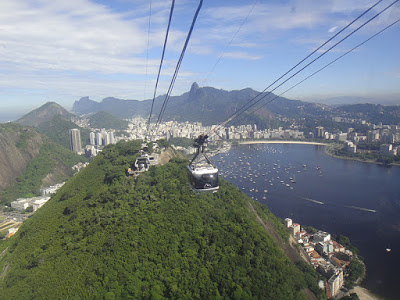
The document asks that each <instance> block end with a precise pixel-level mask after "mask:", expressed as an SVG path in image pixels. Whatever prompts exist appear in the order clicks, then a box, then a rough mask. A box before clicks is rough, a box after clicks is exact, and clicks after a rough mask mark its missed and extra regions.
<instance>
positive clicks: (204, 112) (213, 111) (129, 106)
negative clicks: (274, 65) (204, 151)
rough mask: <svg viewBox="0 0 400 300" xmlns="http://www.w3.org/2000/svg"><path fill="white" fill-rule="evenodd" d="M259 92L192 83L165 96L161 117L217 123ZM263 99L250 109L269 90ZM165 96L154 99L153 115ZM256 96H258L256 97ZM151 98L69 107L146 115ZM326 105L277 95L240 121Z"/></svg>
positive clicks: (317, 110) (316, 110) (323, 110)
mask: <svg viewBox="0 0 400 300" xmlns="http://www.w3.org/2000/svg"><path fill="white" fill-rule="evenodd" d="M258 94H259V92H257V91H254V90H252V89H250V88H247V89H243V90H236V91H225V90H222V89H216V88H213V87H201V88H200V87H199V86H198V85H197V83H193V84H192V86H191V88H190V91H189V92H187V93H184V94H182V95H180V96H173V97H171V98H170V99H169V102H168V105H167V108H166V110H165V115H164V118H163V120H177V121H192V122H193V121H199V122H202V123H203V124H205V125H211V124H217V123H220V122H222V121H224V120H226V119H227V118H228V117H229V116H231V114H232V113H234V112H236V111H237V110H238V109H240V108H242V107H243V106H244V105H245V104H247V103H248V101H250V100H251V99H253V98H255V97H256V96H257V95H258ZM262 96H265V99H264V100H263V101H261V102H260V103H259V104H258V105H255V106H254V108H252V110H254V109H257V108H258V107H259V106H260V105H261V103H266V102H267V101H271V100H272V99H273V98H275V97H276V96H275V95H274V94H272V93H270V94H268V95H267V94H266V93H264V94H263V95H262ZM164 97H165V96H159V97H157V98H156V99H155V103H154V110H153V112H154V113H153V119H157V117H158V114H159V112H160V109H161V106H162V102H163V101H164ZM257 99H259V98H257ZM150 107H151V100H144V101H137V100H121V99H116V98H105V99H103V100H102V101H101V102H100V103H99V102H95V101H92V100H90V99H89V98H88V97H84V98H81V99H80V100H79V101H75V103H74V106H73V111H74V112H75V113H76V114H79V115H82V114H88V113H93V112H97V111H100V110H102V111H106V112H109V113H111V114H114V115H115V116H118V117H120V118H131V117H135V116H141V117H148V115H149V113H150ZM329 110H330V108H329V107H327V106H324V105H321V104H315V103H307V102H302V101H296V100H289V99H286V98H283V97H277V98H276V99H275V100H274V101H272V102H271V103H270V104H268V106H267V107H266V108H265V107H264V108H261V109H260V108H259V109H257V112H256V113H255V114H253V115H251V116H247V115H246V114H245V115H244V117H245V120H243V121H242V122H241V123H260V124H261V123H263V124H265V121H269V120H271V119H273V118H274V117H275V116H277V115H282V116H285V117H296V118H300V117H303V118H304V117H307V116H308V115H310V114H322V115H326V114H327V113H328V112H329Z"/></svg>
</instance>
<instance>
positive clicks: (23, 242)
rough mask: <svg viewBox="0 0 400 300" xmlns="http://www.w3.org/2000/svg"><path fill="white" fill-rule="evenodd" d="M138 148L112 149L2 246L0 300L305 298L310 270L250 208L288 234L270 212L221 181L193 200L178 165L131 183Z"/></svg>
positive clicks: (122, 146)
mask: <svg viewBox="0 0 400 300" xmlns="http://www.w3.org/2000/svg"><path fill="white" fill-rule="evenodd" d="M139 149H140V144H139V143H138V142H129V143H124V142H121V143H119V144H117V145H113V146H107V147H106V148H105V149H104V151H103V153H102V154H100V155H98V156H97V157H96V158H95V159H94V161H93V162H92V163H91V164H90V165H89V166H88V167H87V168H86V169H84V170H82V171H81V172H80V173H78V174H77V175H76V176H74V177H72V178H71V179H70V180H69V181H68V182H67V184H66V185H64V186H63V187H62V188H61V189H60V191H59V192H58V193H57V195H55V196H54V197H52V199H51V200H50V201H49V202H47V203H46V204H45V206H44V207H42V208H41V209H39V210H38V211H37V212H36V213H35V214H34V215H33V216H32V217H31V218H30V219H28V220H27V221H26V222H25V223H24V225H23V226H22V227H21V229H20V230H19V231H18V233H17V234H16V235H15V236H14V237H13V238H12V239H10V240H9V241H7V242H6V243H3V244H0V253H1V254H2V255H0V274H1V275H0V290H1V295H0V298H2V299H32V298H36V299H60V298H63V299H67V298H70V299H305V296H304V294H303V292H302V290H303V289H304V288H305V286H306V282H305V280H304V279H303V273H301V271H300V270H299V269H298V268H297V267H296V266H295V265H294V264H293V263H292V262H291V261H289V259H288V258H287V257H286V256H285V255H284V253H283V251H282V250H281V249H280V248H279V247H278V246H277V244H276V243H275V242H274V240H273V239H272V238H271V237H270V236H269V235H268V234H267V233H266V232H265V230H264V228H263V227H262V226H261V224H260V223H259V222H258V221H257V218H256V216H255V215H254V214H253V213H252V212H251V210H250V209H249V203H251V204H252V205H253V206H254V207H255V209H256V211H257V213H258V214H259V216H260V217H261V218H262V219H264V220H270V221H272V222H274V223H275V224H276V226H278V231H280V232H282V233H284V232H285V230H284V229H283V226H282V225H281V224H280V222H279V221H278V220H277V219H276V218H275V217H274V216H273V215H272V214H271V213H270V212H269V211H268V210H267V209H266V208H265V207H264V206H262V205H260V204H258V203H256V202H253V201H252V200H251V199H250V198H248V197H247V196H245V195H244V194H243V193H241V192H240V191H239V189H237V188H235V187H234V186H233V185H231V184H229V183H227V182H225V181H224V180H221V187H220V191H219V192H218V193H216V194H205V195H196V194H194V193H193V192H192V191H191V190H190V188H189V186H188V183H187V178H186V173H185V167H186V164H187V162H186V161H182V160H178V159H175V161H173V162H170V163H168V164H167V165H164V166H160V167H152V168H151V169H150V171H149V172H147V173H144V174H141V175H140V176H139V177H138V178H137V179H134V178H132V177H130V178H126V177H125V174H124V170H125V167H126V166H128V165H129V164H130V163H131V162H132V161H133V159H134V158H135V155H136V154H137V152H138V150H139ZM312 272H313V271H311V274H312ZM307 276H308V277H307ZM307 276H306V280H307V282H308V283H309V285H314V286H315V280H314V277H313V276H312V275H310V274H308V275H307ZM310 276H311V277H310ZM307 278H308V279H307ZM310 278H311V279H310Z"/></svg>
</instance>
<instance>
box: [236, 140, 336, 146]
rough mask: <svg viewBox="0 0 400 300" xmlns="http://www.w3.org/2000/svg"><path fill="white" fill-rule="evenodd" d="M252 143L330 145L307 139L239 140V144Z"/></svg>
mask: <svg viewBox="0 0 400 300" xmlns="http://www.w3.org/2000/svg"><path fill="white" fill-rule="evenodd" d="M251 144H299V145H320V146H328V145H329V144H327V143H319V142H306V141H304V142H303V141H280V140H273V141H246V142H239V145H251Z"/></svg>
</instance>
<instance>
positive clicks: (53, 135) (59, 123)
mask: <svg viewBox="0 0 400 300" xmlns="http://www.w3.org/2000/svg"><path fill="white" fill-rule="evenodd" d="M73 128H79V130H80V132H81V141H82V146H83V147H84V146H85V145H87V144H89V134H90V131H89V130H88V129H84V128H80V127H78V126H77V125H76V124H75V123H74V122H72V121H70V120H67V119H65V118H64V117H63V116H61V115H56V116H54V117H53V118H52V119H50V120H49V121H44V122H42V123H40V124H39V125H38V127H37V130H38V131H39V132H40V133H43V134H44V135H46V136H48V137H49V138H50V139H51V140H53V141H54V142H56V143H57V144H60V145H62V146H64V147H65V148H67V149H70V148H71V145H70V141H69V130H70V129H73Z"/></svg>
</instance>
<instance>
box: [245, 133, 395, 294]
mask: <svg viewBox="0 0 400 300" xmlns="http://www.w3.org/2000/svg"><path fill="white" fill-rule="evenodd" d="M238 144H239V145H251V144H304V145H320V146H326V148H325V153H326V154H327V155H329V156H331V157H334V158H338V159H345V160H354V161H359V162H365V163H374V164H377V165H383V164H382V163H379V162H376V161H373V160H367V161H366V160H361V159H357V158H353V157H346V156H337V155H334V154H333V153H332V152H331V151H332V149H334V148H335V146H337V144H335V143H319V142H311V141H284V140H271V141H269V140H264V141H263V140H261V141H241V142H238ZM392 165H394V166H399V165H398V164H397V165H396V164H392ZM363 265H364V274H363V276H361V277H360V278H359V279H358V280H357V282H356V285H355V286H354V288H352V289H351V290H348V292H345V293H344V294H342V295H343V296H346V295H350V294H351V293H356V294H357V296H358V297H359V298H360V300H384V299H385V298H382V296H378V295H376V294H374V293H373V292H372V291H370V290H368V289H367V288H365V287H363V286H361V282H362V280H363V279H364V278H365V275H366V274H365V273H366V267H365V264H364V263H363Z"/></svg>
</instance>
